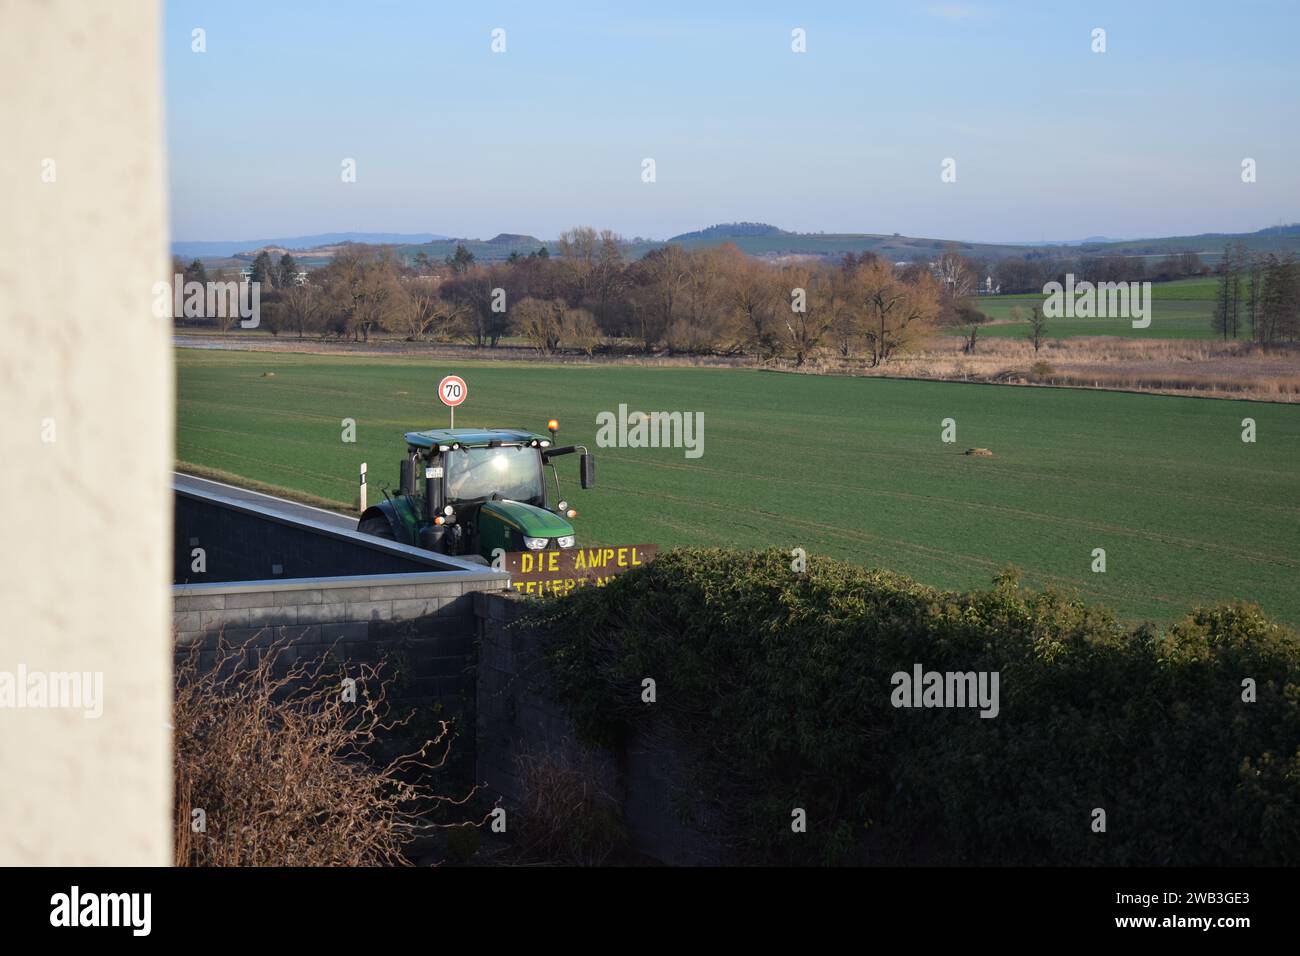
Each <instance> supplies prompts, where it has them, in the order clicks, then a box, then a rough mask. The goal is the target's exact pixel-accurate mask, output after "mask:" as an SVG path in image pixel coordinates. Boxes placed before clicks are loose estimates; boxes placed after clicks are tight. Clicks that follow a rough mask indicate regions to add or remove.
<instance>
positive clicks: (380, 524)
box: [357, 515, 397, 541]
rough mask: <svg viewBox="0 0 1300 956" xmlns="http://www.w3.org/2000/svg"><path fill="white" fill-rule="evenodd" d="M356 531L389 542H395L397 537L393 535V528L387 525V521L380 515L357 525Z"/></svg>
mask: <svg viewBox="0 0 1300 956" xmlns="http://www.w3.org/2000/svg"><path fill="white" fill-rule="evenodd" d="M357 530H358V531H359V532H361V533H362V534H369V535H373V536H374V537H376V538H387V539H388V540H389V541H396V540H397V537H396V535H394V534H393V527H392V525H390V524H389V523H388V519H387V518H385V517H383V516H382V515H380V516H378V517H374V518H367V519H366V520H365V521H363V522H361V524H359V525H357Z"/></svg>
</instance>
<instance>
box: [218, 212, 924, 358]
mask: <svg viewBox="0 0 1300 956" xmlns="http://www.w3.org/2000/svg"><path fill="white" fill-rule="evenodd" d="M623 248H624V244H623V243H622V242H621V240H620V239H619V237H618V236H616V235H615V234H613V233H611V232H608V231H606V232H597V231H596V230H594V229H589V228H577V229H573V230H570V231H569V232H566V233H565V234H564V235H562V236H561V237H560V240H559V242H558V248H557V251H556V253H555V254H554V255H552V254H550V252H549V251H547V250H545V249H542V250H539V251H538V252H535V253H532V254H530V255H517V256H512V257H511V259H510V260H509V261H505V262H498V263H491V264H480V263H477V262H475V261H474V258H473V255H472V254H470V253H469V252H468V251H467V250H465V249H464V248H463V247H461V248H459V249H458V250H457V252H456V254H455V255H453V256H449V257H447V259H446V260H444V261H443V262H442V263H438V264H435V263H432V262H429V261H428V260H427V259H425V260H423V261H418V260H417V261H405V260H402V259H401V258H399V257H398V256H396V255H395V254H394V253H393V252H392V251H391V250H388V249H383V248H380V249H375V248H373V247H360V246H359V247H356V248H351V249H348V248H345V249H344V250H343V251H341V252H340V253H339V254H338V255H336V256H335V257H334V259H333V260H332V261H331V262H330V263H329V264H328V265H327V266H325V267H323V268H320V269H316V270H314V271H312V272H311V273H310V274H309V276H308V278H307V281H305V282H302V281H299V280H298V279H296V278H294V279H288V278H287V277H289V276H291V275H293V273H292V272H291V271H290V270H292V269H293V265H292V260H290V262H289V265H288V266H287V267H286V266H285V264H284V261H285V260H286V259H289V257H288V255H287V254H286V255H285V256H283V257H282V258H281V260H280V262H279V263H270V261H269V257H268V261H267V262H266V263H264V264H263V268H261V269H257V268H255V270H254V272H255V275H254V278H256V277H257V276H256V274H257V273H259V272H260V273H261V274H265V275H268V276H270V278H271V281H270V282H269V283H267V284H265V285H264V286H263V289H262V325H263V327H264V328H266V329H268V330H269V331H271V332H273V333H276V334H279V333H282V332H284V333H290V334H297V335H298V336H299V337H303V336H306V335H325V336H339V337H351V338H353V339H355V340H358V341H368V340H369V339H370V337H371V335H372V334H375V333H377V332H379V331H384V332H387V333H395V334H398V335H401V336H403V337H404V338H406V339H409V340H411V341H421V340H428V339H433V340H442V341H451V340H460V341H466V342H470V343H473V344H474V345H478V346H485V347H495V346H497V345H499V344H500V342H501V341H502V339H503V338H505V337H506V336H508V335H517V336H521V337H523V338H524V339H526V340H527V341H528V342H529V343H530V344H531V345H533V346H534V347H536V348H537V349H539V350H540V351H542V352H543V353H552V352H555V351H558V350H561V349H565V350H575V349H576V350H580V351H584V352H587V353H591V352H594V351H595V350H596V349H598V348H601V347H604V346H607V345H609V344H612V343H615V342H617V343H620V344H622V345H624V346H627V345H629V344H630V345H632V346H634V347H636V348H639V349H641V350H644V351H646V352H650V351H657V350H661V349H666V350H668V351H670V352H674V353H714V354H742V353H743V354H753V355H757V356H759V357H761V358H763V359H766V360H774V359H778V358H783V359H788V360H791V361H793V363H794V364H795V365H803V364H805V363H806V362H808V361H809V360H810V359H812V358H813V356H815V355H816V354H818V353H819V352H822V351H831V350H833V352H834V353H835V354H838V355H840V356H843V357H846V358H847V357H857V356H861V357H863V358H864V359H865V360H866V361H867V362H868V363H869V364H871V365H879V364H882V363H884V362H887V361H888V360H889V359H890V358H891V357H893V356H894V355H897V354H898V353H900V352H901V351H904V350H906V349H908V348H909V347H911V346H912V345H913V344H914V343H915V342H916V341H917V340H918V339H919V338H920V337H921V336H922V335H924V334H925V333H927V332H928V331H929V330H930V329H932V328H933V327H934V325H935V324H936V322H937V321H938V320H939V319H940V316H941V312H942V311H943V309H944V308H945V307H946V306H945V303H946V302H947V300H948V298H949V297H947V296H945V293H944V290H943V287H942V284H941V283H940V282H939V281H938V280H937V279H936V278H935V277H934V275H933V274H932V271H931V270H930V269H929V268H928V267H927V266H924V265H913V266H906V267H895V266H894V265H893V264H892V263H889V262H887V261H884V260H882V259H879V258H877V257H876V256H874V255H871V254H869V253H868V254H864V255H862V256H852V255H850V256H846V257H845V258H844V260H843V261H842V262H840V263H838V264H836V265H834V266H832V265H827V264H824V263H821V262H817V261H794V262H789V263H784V264H774V263H771V262H767V261H762V260H757V259H754V258H751V257H749V256H746V255H744V254H743V253H741V252H740V250H738V249H737V248H736V247H735V246H732V245H725V246H720V247H715V248H707V249H698V250H687V249H683V248H681V247H679V246H667V247H664V248H661V249H657V250H655V251H653V252H651V253H649V254H648V255H646V256H644V257H643V258H641V259H637V260H631V261H630V260H628V259H627V258H626V257H625V255H624V252H623ZM259 258H260V257H259ZM200 268H201V266H200ZM430 270H436V272H433V273H432V274H431V273H430ZM196 278H197V276H196Z"/></svg>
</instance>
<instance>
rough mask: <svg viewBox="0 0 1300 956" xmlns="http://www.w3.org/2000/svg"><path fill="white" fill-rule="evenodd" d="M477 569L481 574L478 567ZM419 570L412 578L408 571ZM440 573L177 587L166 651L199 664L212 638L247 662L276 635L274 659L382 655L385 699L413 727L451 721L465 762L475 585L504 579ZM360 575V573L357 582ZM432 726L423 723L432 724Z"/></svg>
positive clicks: (211, 656) (208, 662)
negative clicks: (410, 716) (171, 639)
mask: <svg viewBox="0 0 1300 956" xmlns="http://www.w3.org/2000/svg"><path fill="white" fill-rule="evenodd" d="M483 577H488V576H486V575H484V576H483ZM417 578H418V579H421V580H416V579H417ZM445 578H453V579H454V578H456V575H455V574H454V573H453V574H449V575H440V574H438V573H436V572H435V573H429V574H421V575H414V576H406V577H400V578H397V579H396V580H400V581H401V583H385V582H387V581H392V580H394V579H393V578H392V577H388V576H383V575H375V576H368V577H366V578H358V577H351V578H336V579H328V578H320V579H315V580H310V581H308V582H300V583H299V584H298V585H297V586H294V585H292V584H290V583H289V582H285V583H280V582H275V583H270V582H261V583H254V584H243V585H241V584H238V583H235V584H221V585H203V586H198V587H194V586H190V587H178V588H176V589H175V592H174V598H173V613H172V622H173V627H174V630H175V648H174V659H175V663H176V665H177V666H178V667H179V666H180V665H181V664H182V663H183V662H184V661H185V660H186V658H187V657H188V656H189V655H190V654H191V653H197V654H198V655H199V659H198V665H199V667H200V668H207V667H211V666H212V665H213V664H214V663H215V662H216V659H217V648H218V643H219V642H221V641H224V642H225V644H227V645H229V646H231V647H232V648H239V649H240V653H241V654H243V655H244V659H245V660H246V661H247V662H248V663H253V662H255V661H256V660H257V659H259V656H260V654H261V653H264V652H265V651H264V649H265V648H269V647H271V646H272V645H276V646H277V648H278V650H277V656H276V661H277V665H278V666H280V667H281V669H285V668H287V667H288V666H290V665H292V664H294V663H296V662H301V661H308V662H311V661H319V660H325V659H330V660H335V661H339V662H340V663H342V664H343V665H344V666H345V667H346V666H348V665H350V664H354V665H360V664H362V663H367V664H380V663H383V664H385V674H386V676H388V677H389V678H391V679H392V681H393V683H392V685H391V692H390V695H389V700H390V701H391V702H392V703H393V704H394V706H395V707H396V709H397V710H398V711H399V712H400V713H402V714H406V713H409V712H413V713H415V714H416V717H417V719H416V720H415V721H414V722H413V723H412V728H414V729H419V730H430V728H436V721H437V720H439V719H451V720H453V721H454V722H455V730H456V733H457V737H458V743H457V745H456V747H455V748H454V751H453V752H454V753H456V754H457V758H458V759H457V763H460V764H462V765H464V766H466V767H468V766H469V764H470V762H471V758H470V755H471V754H472V753H473V737H474V706H475V703H476V697H477V694H476V684H475V664H476V653H475V650H476V649H475V642H476V637H477V635H478V619H477V616H476V614H475V604H474V599H475V595H476V594H479V593H483V592H492V591H499V590H502V589H504V588H505V587H506V586H507V585H506V581H505V579H504V577H503V576H495V578H494V579H488V580H469V579H459V580H446V579H445ZM359 582H365V583H359ZM430 732H431V731H430Z"/></svg>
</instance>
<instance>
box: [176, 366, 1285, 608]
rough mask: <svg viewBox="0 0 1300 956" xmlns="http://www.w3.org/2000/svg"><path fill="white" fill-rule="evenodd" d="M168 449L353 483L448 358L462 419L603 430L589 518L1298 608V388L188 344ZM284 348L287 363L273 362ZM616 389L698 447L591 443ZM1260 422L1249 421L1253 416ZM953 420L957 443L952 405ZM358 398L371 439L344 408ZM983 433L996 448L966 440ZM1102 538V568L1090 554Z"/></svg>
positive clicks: (1134, 592)
mask: <svg viewBox="0 0 1300 956" xmlns="http://www.w3.org/2000/svg"><path fill="white" fill-rule="evenodd" d="M176 354H177V365H178V379H179V381H178V398H177V407H178V412H177V438H176V446H177V447H176V457H177V459H178V460H179V461H182V462H191V463H195V464H198V465H200V466H204V467H206V468H211V469H218V470H221V471H224V472H228V473H231V474H234V475H239V476H243V477H245V478H249V479H254V480H258V481H262V482H267V483H270V484H273V485H276V486H279V487H282V488H286V489H293V490H296V491H299V492H304V493H309V494H312V495H317V496H320V497H324V498H328V499H332V500H334V501H338V502H346V501H348V500H350V498H351V497H352V496H353V495H354V494H355V489H356V485H355V477H354V476H355V474H356V470H357V465H358V463H359V462H361V461H366V462H368V463H369V471H370V482H371V484H370V487H371V495H372V498H373V497H375V496H377V495H378V494H379V488H380V482H381V481H386V482H388V483H389V484H394V485H395V484H396V472H397V461H398V459H399V457H400V455H401V453H402V451H403V447H404V446H403V443H402V439H401V435H402V432H403V431H406V430H409V429H412V428H425V427H430V426H434V425H443V424H445V423H446V421H447V414H446V410H445V409H443V408H442V406H441V405H439V404H437V401H436V398H435V396H434V387H435V385H436V383H437V381H438V379H439V378H440V377H441V376H442V375H444V374H447V373H451V372H455V373H458V374H460V375H462V376H464V377H465V378H466V380H467V381H468V383H469V386H470V398H469V400H468V402H467V403H466V404H465V405H463V406H462V407H461V409H460V410H458V413H457V416H456V424H457V425H478V426H493V425H494V426H526V427H532V428H535V429H538V430H541V429H542V428H544V425H545V421H546V419H547V418H548V417H551V416H555V417H558V418H559V420H560V424H561V432H560V439H561V441H562V442H564V443H571V442H582V443H586V444H588V445H591V446H593V447H592V450H593V451H594V452H596V454H597V458H598V460H599V487H598V488H597V489H595V490H593V491H588V492H583V491H581V490H579V489H578V487H577V480H576V473H577V462H576V460H575V459H573V458H568V459H559V460H558V461H559V464H560V465H561V479H562V480H563V481H564V482H565V485H566V489H565V491H566V495H567V496H568V497H569V499H570V501H571V502H572V503H573V505H574V507H576V508H577V509H578V518H577V519H576V522H575V523H576V525H577V528H578V534H579V536H580V538H579V540H581V541H586V542H589V543H612V542H624V543H641V542H654V543H658V544H660V545H661V546H672V545H686V544H698V545H717V546H728V547H742V548H747V547H764V546H778V547H782V548H794V547H803V548H806V549H807V550H808V551H809V552H810V553H814V554H826V555H831V556H834V557H838V558H844V559H848V560H851V561H855V562H857V563H860V564H864V565H869V566H884V567H889V568H894V569H896V570H899V571H902V572H904V573H907V574H910V575H912V576H914V577H916V578H918V579H919V580H921V581H924V582H926V583H930V584H935V585H939V586H942V587H970V586H977V585H983V584H986V583H987V582H988V581H989V579H990V578H992V576H993V575H994V574H995V573H996V572H997V571H998V570H999V569H1000V568H1002V567H1003V566H1005V565H1006V564H1008V563H1013V564H1015V565H1017V566H1019V567H1020V568H1021V569H1022V570H1023V571H1024V575H1025V580H1026V582H1027V583H1029V584H1032V585H1035V586H1044V585H1049V584H1050V585H1056V586H1058V587H1060V588H1063V589H1067V590H1070V591H1072V592H1075V593H1078V594H1079V595H1080V596H1082V597H1084V598H1086V599H1088V600H1095V601H1100V602H1103V603H1106V604H1109V605H1110V606H1112V607H1113V608H1115V609H1116V610H1117V611H1118V612H1120V613H1121V614H1122V615H1123V616H1125V617H1128V618H1149V619H1152V620H1156V621H1159V622H1167V621H1169V620H1171V619H1173V618H1174V617H1176V616H1177V615H1179V614H1181V613H1182V612H1183V611H1185V610H1186V609H1187V608H1188V607H1190V606H1191V605H1193V604H1196V603H1210V602H1215V601H1218V600H1222V599H1232V598H1241V599H1247V600H1253V601H1256V602H1258V603H1259V604H1261V605H1262V606H1263V607H1264V608H1265V610H1267V611H1269V612H1270V613H1272V614H1274V615H1275V616H1277V617H1279V618H1281V619H1283V620H1286V621H1288V622H1290V623H1292V624H1300V588H1297V586H1296V584H1297V572H1300V469H1297V465H1298V464H1300V407H1297V406H1287V405H1275V404H1262V403H1247V402H1229V401H1221V400H1211V399H1196V398H1175V397H1165V396H1154V395H1134V394H1125V393H1107V392H1095V391H1081V390H1067V389H1046V388H1017V387H1008V386H996V385H971V384H957V383H942V382H916V381H900V380H888V379H876V378H846V377H829V376H827V377H823V376H814V375H792V374H782V373H777V372H761V371H744V370H719V369H696V368H664V369H656V368H638V367H626V366H624V367H616V368H610V367H599V366H565V367H559V366H546V365H534V364H522V363H510V364H496V363H487V362H478V363H473V362H460V363H457V364H456V365H454V366H451V365H445V364H440V365H434V364H430V363H429V362H428V361H427V360H419V359H400V358H370V357H366V358H359V357H353V356H313V355H295V354H281V355H277V354H272V353H247V352H245V353H234V352H217V351H200V350H190V349H181V350H178V351H177V353H176ZM270 372H273V373H274V375H273V376H272V375H267V374H265V373H270ZM620 403H626V404H627V405H628V406H629V407H630V408H631V409H634V410H636V409H639V410H643V411H689V412H696V411H698V412H703V413H704V422H705V429H704V438H705V443H704V455H703V457H702V458H699V459H694V460H688V459H687V458H685V456H684V454H683V452H682V451H681V450H680V449H618V448H609V449H596V448H595V447H594V438H595V432H596V426H595V417H596V414H597V413H598V412H600V411H604V410H608V411H616V410H617V408H618V406H619V404H620ZM1247 416H1249V417H1252V418H1254V419H1255V420H1256V422H1257V423H1258V436H1259V437H1258V441H1257V442H1256V443H1255V444H1245V443H1243V442H1242V441H1241V438H1240V432H1241V424H1240V423H1241V420H1242V418H1243V417H1247ZM949 417H951V418H954V419H956V422H957V443H956V444H955V445H950V444H943V443H941V441H940V422H941V420H942V419H944V418H949ZM344 418H353V419H355V420H356V422H357V442H356V444H344V443H343V442H342V441H341V431H342V430H341V427H340V420H341V419H344ZM972 446H979V447H985V448H989V449H992V450H993V452H994V453H995V456H996V457H993V458H976V457H967V456H965V455H963V454H961V452H962V451H963V450H965V449H966V448H969V447H972ZM1094 548H1104V549H1105V550H1106V553H1107V564H1108V567H1107V571H1106V573H1104V574H1094V573H1091V572H1090V570H1089V565H1090V563H1091V560H1092V558H1091V552H1092V549H1094Z"/></svg>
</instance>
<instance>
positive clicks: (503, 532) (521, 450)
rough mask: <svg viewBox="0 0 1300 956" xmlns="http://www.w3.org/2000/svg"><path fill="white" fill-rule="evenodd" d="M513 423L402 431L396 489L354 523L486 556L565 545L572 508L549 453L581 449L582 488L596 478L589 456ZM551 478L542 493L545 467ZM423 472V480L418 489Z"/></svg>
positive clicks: (394, 537)
mask: <svg viewBox="0 0 1300 956" xmlns="http://www.w3.org/2000/svg"><path fill="white" fill-rule="evenodd" d="M547 427H548V429H549V431H550V437H549V438H548V437H547V436H545V435H539V434H535V433H533V432H526V431H521V430H519V429H516V428H434V429H431V430H429V431H423V432H407V433H406V435H405V438H406V457H405V458H403V459H402V463H401V474H400V479H399V490H398V493H397V494H396V495H390V494H389V493H388V492H387V490H385V492H384V500H383V501H382V502H380V503H379V504H377V505H375V506H373V507H371V508H367V509H366V510H365V511H364V512H363V513H362V515H361V521H360V523H359V524H358V525H357V530H358V531H360V532H361V533H362V534H372V535H375V536H376V537H379V538H387V539H389V540H391V541H398V542H400V543H402V544H409V545H413V546H415V547H419V548H425V549H427V550H429V551H438V552H441V553H442V554H450V555H457V556H462V557H468V558H469V559H470V560H472V561H479V562H482V563H490V562H491V560H492V556H493V553H494V552H495V551H496V550H497V549H498V548H499V549H501V550H502V551H507V552H509V551H542V550H546V549H548V548H572V547H574V545H575V544H576V540H575V538H576V536H575V535H574V531H573V525H571V524H570V523H569V519H571V518H573V517H575V516H576V515H577V512H576V511H574V510H573V509H571V508H570V507H569V505H568V502H566V501H564V500H563V498H561V496H560V476H559V472H558V471H556V468H555V465H554V463H553V461H552V459H554V458H558V457H559V456H560V455H569V454H572V453H573V452H575V451H580V452H581V458H580V462H581V468H580V480H581V485H582V487H583V488H592V487H595V484H596V460H595V458H594V457H593V456H592V455H590V454H588V452H587V449H586V447H585V446H583V445H566V446H564V447H562V448H560V447H556V445H555V434H556V432H557V431H558V430H559V423H558V422H556V421H555V420H554V419H552V420H551V421H550V422H549V423H548V425H547ZM548 465H549V466H550V469H551V474H552V476H553V477H554V479H555V495H554V498H552V497H551V496H550V495H549V494H548V486H547V483H546V478H545V468H546V467H547V466H548ZM421 476H422V478H423V488H422V489H417V481H418V480H419V479H420V477H421Z"/></svg>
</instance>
